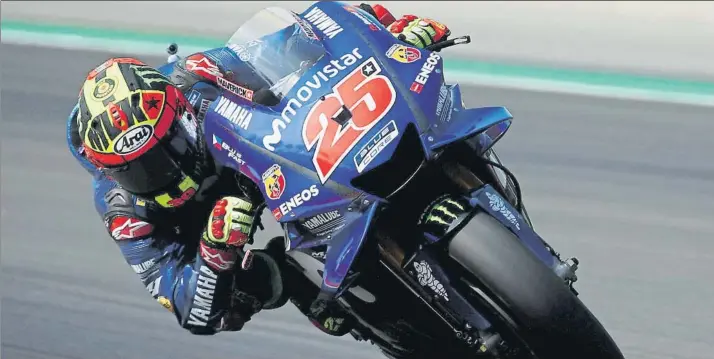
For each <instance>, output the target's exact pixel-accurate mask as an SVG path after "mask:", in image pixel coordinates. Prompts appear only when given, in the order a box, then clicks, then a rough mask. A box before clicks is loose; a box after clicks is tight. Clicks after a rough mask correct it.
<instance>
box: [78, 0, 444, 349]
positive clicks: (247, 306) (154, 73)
mask: <svg viewBox="0 0 714 359" xmlns="http://www.w3.org/2000/svg"><path fill="white" fill-rule="evenodd" d="M359 7H360V8H361V9H362V10H364V11H366V12H367V13H369V14H370V15H371V16H373V17H374V18H376V19H377V20H378V21H380V23H382V24H383V25H384V26H385V27H387V29H388V30H389V31H390V32H391V33H392V34H393V35H394V36H396V37H398V38H399V39H400V40H402V41H404V42H405V43H406V44H410V45H413V46H415V47H419V48H423V47H425V46H427V45H430V44H432V43H435V42H439V41H443V40H445V39H446V37H448V35H449V30H448V29H447V28H446V27H445V26H444V25H442V24H440V23H438V22H436V21H434V20H431V19H426V18H419V17H416V16H413V15H406V16H404V17H402V18H401V19H399V20H396V19H395V18H394V16H392V14H391V13H390V12H389V11H388V10H386V9H385V8H384V7H382V6H379V5H375V6H370V5H367V4H361V5H360V6H359ZM268 46H275V44H270V45H268ZM211 51H214V50H208V51H206V52H202V53H197V54H193V55H191V56H188V57H187V58H186V59H184V60H183V61H177V62H176V65H175V66H174V69H173V70H172V71H173V73H172V74H170V75H169V76H168V77H167V76H164V75H163V74H161V73H160V72H159V71H158V70H156V69H154V68H151V67H149V66H147V65H146V64H144V63H143V62H141V61H139V60H137V59H134V58H112V59H109V60H107V61H106V62H104V63H103V64H101V65H100V66H98V67H97V68H95V69H94V70H92V71H91V72H90V73H89V74H88V76H87V79H86V80H85V82H84V84H83V86H82V89H81V90H80V93H79V99H78V103H77V105H76V106H75V108H74V109H73V111H72V113H71V114H70V116H69V119H68V126H67V137H68V145H69V148H70V151H71V152H72V154H73V155H74V156H75V157H76V159H77V160H78V161H79V162H80V163H81V164H82V166H83V167H84V168H85V169H86V170H87V171H88V172H90V173H91V174H92V176H93V186H94V202H95V207H96V210H97V212H98V213H99V215H100V216H101V217H102V219H103V221H104V225H105V227H106V228H107V230H108V232H109V235H110V236H111V237H112V238H113V239H114V241H115V243H116V244H117V245H118V247H119V249H120V251H121V252H122V254H123V255H124V257H125V259H126V261H127V263H128V264H129V265H130V266H131V267H132V268H133V269H134V270H135V271H136V273H137V274H138V275H139V277H140V279H141V281H142V282H143V284H144V285H145V286H146V288H147V289H148V291H149V292H150V293H151V295H152V296H153V297H154V298H155V299H156V300H157V301H158V302H159V303H160V304H161V305H163V306H164V307H165V308H166V309H168V310H169V311H171V312H172V313H173V314H174V315H175V317H176V319H177V320H178V322H179V324H180V325H181V326H182V327H183V328H185V329H187V330H189V331H190V332H191V333H193V334H203V335H212V334H215V333H218V332H220V331H238V330H241V329H242V328H243V325H244V324H245V322H247V321H249V320H250V319H251V317H252V316H253V315H254V314H256V313H257V312H259V311H260V310H262V309H274V308H278V307H281V306H282V305H284V304H285V303H286V301H287V300H288V299H292V300H293V303H295V304H296V306H297V307H298V308H299V309H300V310H301V311H302V312H303V313H304V314H306V315H307V316H308V318H310V320H311V321H312V322H313V324H315V325H316V326H317V327H318V328H320V329H321V330H323V331H324V332H326V333H328V334H331V335H344V334H346V333H348V332H349V331H350V330H351V324H350V321H349V318H347V317H346V316H341V314H340V312H339V311H334V310H329V308H326V307H324V306H313V307H312V308H310V307H309V306H310V303H314V302H311V300H312V299H314V298H301V297H300V295H301V293H300V292H302V291H293V290H291V289H290V288H288V287H286V285H287V284H288V283H289V282H290V281H286V280H284V279H285V276H289V275H290V273H286V271H285V270H284V269H283V267H282V265H281V264H282V262H281V260H280V258H281V256H280V254H281V253H282V252H281V251H274V250H271V248H275V247H277V246H272V247H271V245H272V244H273V243H276V242H275V241H280V243H282V238H281V237H277V238H274V239H273V241H271V242H270V243H269V245H268V247H267V248H266V249H265V250H264V251H253V252H250V251H247V252H244V251H243V249H242V248H243V246H244V245H245V244H246V243H251V241H252V236H253V234H254V232H255V230H256V227H258V226H260V223H259V220H260V214H261V212H262V206H263V202H264V201H263V198H262V195H261V194H260V192H259V191H258V190H257V187H255V184H253V182H252V181H250V180H248V179H247V178H245V177H242V175H240V174H239V173H237V172H234V171H230V170H226V169H225V168H223V167H221V166H220V165H219V164H217V162H215V161H214V160H213V158H212V157H211V154H210V153H209V151H208V149H207V144H206V143H205V142H204V141H203V134H202V126H201V124H202V121H203V117H204V116H205V111H206V109H207V108H208V106H209V105H210V103H211V102H212V101H214V100H215V99H216V98H217V97H218V96H220V93H221V89H220V88H219V87H218V86H216V81H217V80H218V78H223V77H224V76H226V77H227V75H228V74H226V73H225V72H224V71H223V70H221V63H220V59H217V58H216V57H212V56H211ZM244 75H245V76H246V77H249V76H250V75H251V74H232V79H233V80H234V82H236V83H240V84H241V85H245V83H244V82H241V81H240V80H241V78H242V76H244ZM241 85H237V86H238V88H242V87H241ZM245 86H248V85H245ZM247 90H250V91H252V90H258V89H257V88H250V87H249V88H247ZM237 179H238V180H237ZM281 245H282V244H281ZM281 249H282V248H281ZM241 261H242V262H241ZM237 262H241V263H240V264H236V263H237ZM238 266H240V267H241V268H242V269H238V268H236V267H238Z"/></svg>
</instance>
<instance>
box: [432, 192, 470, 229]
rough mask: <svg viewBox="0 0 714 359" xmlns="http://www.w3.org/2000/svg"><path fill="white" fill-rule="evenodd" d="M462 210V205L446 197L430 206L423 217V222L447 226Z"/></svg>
mask: <svg viewBox="0 0 714 359" xmlns="http://www.w3.org/2000/svg"><path fill="white" fill-rule="evenodd" d="M463 211H464V206H463V205H461V204H460V203H459V202H457V201H455V200H453V199H450V198H447V199H445V200H443V201H441V202H439V203H437V204H435V205H434V207H432V208H431V209H430V210H429V211H428V213H427V215H426V218H425V219H424V223H425V224H440V225H444V226H448V225H450V224H451V222H453V221H454V220H456V218H458V214H459V213H462V212H463Z"/></svg>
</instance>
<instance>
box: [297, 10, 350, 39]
mask: <svg viewBox="0 0 714 359" xmlns="http://www.w3.org/2000/svg"><path fill="white" fill-rule="evenodd" d="M305 19H306V20H307V21H308V22H309V23H310V24H312V25H314V26H315V27H316V28H317V29H318V30H320V32H322V33H323V34H324V35H325V37H327V38H329V39H334V38H335V36H337V34H339V33H341V32H342V31H344V29H343V28H342V26H340V25H339V24H338V23H337V22H336V21H335V20H333V19H332V18H331V17H329V16H327V14H325V12H323V11H322V9H320V8H318V7H313V8H312V10H310V11H309V12H308V13H307V14H306V15H305Z"/></svg>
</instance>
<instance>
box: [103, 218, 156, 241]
mask: <svg viewBox="0 0 714 359" xmlns="http://www.w3.org/2000/svg"><path fill="white" fill-rule="evenodd" d="M153 230H154V227H153V226H152V225H151V224H149V223H146V222H144V221H142V220H139V219H137V218H134V217H127V216H121V215H120V216H116V217H114V218H112V220H111V221H110V223H109V232H110V233H111V236H112V238H114V240H116V241H122V240H125V239H138V238H142V237H145V236H148V235H150V234H151V232H153Z"/></svg>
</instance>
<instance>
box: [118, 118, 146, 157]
mask: <svg viewBox="0 0 714 359" xmlns="http://www.w3.org/2000/svg"><path fill="white" fill-rule="evenodd" d="M153 134H154V127H152V126H151V125H141V126H137V127H134V128H132V129H130V130H129V131H126V132H125V133H123V134H122V135H121V136H119V137H118V138H117V139H116V140H115V141H114V152H115V153H116V154H119V155H128V154H132V153H134V152H136V151H138V150H139V149H141V148H142V147H144V145H146V143H147V142H149V140H150V139H151V136H152V135H153Z"/></svg>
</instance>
